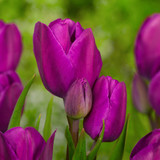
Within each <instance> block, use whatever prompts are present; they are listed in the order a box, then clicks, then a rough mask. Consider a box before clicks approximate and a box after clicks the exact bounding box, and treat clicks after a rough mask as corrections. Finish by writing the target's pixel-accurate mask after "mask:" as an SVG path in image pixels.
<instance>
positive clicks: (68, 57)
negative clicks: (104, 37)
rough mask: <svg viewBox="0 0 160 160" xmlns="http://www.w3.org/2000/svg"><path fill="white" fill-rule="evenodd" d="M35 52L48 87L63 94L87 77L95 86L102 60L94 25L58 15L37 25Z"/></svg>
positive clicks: (58, 94)
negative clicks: (84, 24)
mask: <svg viewBox="0 0 160 160" xmlns="http://www.w3.org/2000/svg"><path fill="white" fill-rule="evenodd" d="M33 44H34V53H35V57H36V60H37V64H38V68H39V72H40V75H41V78H42V81H43V83H44V86H45V87H46V89H48V90H49V91H50V92H51V93H53V94H55V95H56V96H59V97H62V98H64V97H65V96H66V93H67V91H68V89H69V87H70V86H71V84H72V83H73V82H74V81H75V80H76V79H80V78H85V79H87V81H88V82H89V84H90V86H91V87H92V86H93V84H94V82H95V80H96V79H97V78H98V76H99V73H100V70H101V67H102V60H101V56H100V53H99V51H98V49H97V47H96V44H95V39H94V36H93V33H92V31H91V29H83V28H82V27H81V25H80V23H79V22H77V23H75V22H73V21H72V20H70V19H65V20H61V19H57V20H55V21H53V22H51V23H50V24H49V26H47V25H45V24H43V23H41V22H38V23H37V24H36V25H35V30H34V36H33Z"/></svg>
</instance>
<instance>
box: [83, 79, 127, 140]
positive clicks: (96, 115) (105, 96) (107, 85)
mask: <svg viewBox="0 0 160 160" xmlns="http://www.w3.org/2000/svg"><path fill="white" fill-rule="evenodd" d="M126 103H127V92H126V86H125V84H124V82H118V81H117V80H114V79H112V78H111V77H109V76H107V77H104V76H102V77H100V78H99V79H98V80H97V81H96V83H95V85H94V88H93V106H92V109H91V112H90V113H89V115H88V116H87V117H86V118H85V119H84V129H85V131H86V132H87V133H88V134H89V135H90V136H91V137H92V138H93V139H96V138H97V137H98V136H99V135H100V133H101V130H102V126H103V120H104V121H105V132H104V137H103V141H104V142H108V141H114V140H115V139H117V138H118V137H119V135H120V134H121V132H122V129H123V126H124V123H125V115H126Z"/></svg>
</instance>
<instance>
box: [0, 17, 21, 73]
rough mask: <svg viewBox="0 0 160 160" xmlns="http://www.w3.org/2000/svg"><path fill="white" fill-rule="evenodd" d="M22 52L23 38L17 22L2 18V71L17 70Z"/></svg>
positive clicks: (0, 25) (0, 37)
mask: <svg viewBox="0 0 160 160" xmlns="http://www.w3.org/2000/svg"><path fill="white" fill-rule="evenodd" d="M21 53H22V38H21V34H20V32H19V30H18V28H17V26H16V25H15V24H5V23H4V22H3V21H1V20H0V72H5V71H8V70H16V67H17V65H18V63H19V60H20V57H21Z"/></svg>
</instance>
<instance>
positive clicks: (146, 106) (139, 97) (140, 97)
mask: <svg viewBox="0 0 160 160" xmlns="http://www.w3.org/2000/svg"><path fill="white" fill-rule="evenodd" d="M132 99H133V104H134V106H135V108H136V109H137V110H138V111H139V112H141V113H148V112H149V111H150V109H151V107H150V103H149V100H148V86H147V84H146V83H145V81H144V80H143V78H142V77H141V76H140V75H139V74H137V73H136V74H135V75H134V78H133V83H132Z"/></svg>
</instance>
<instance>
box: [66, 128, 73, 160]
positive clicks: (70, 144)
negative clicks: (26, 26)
mask: <svg viewBox="0 0 160 160" xmlns="http://www.w3.org/2000/svg"><path fill="white" fill-rule="evenodd" d="M65 136H66V139H67V144H68V153H69V160H72V157H73V154H74V151H75V146H74V143H73V139H72V135H71V133H70V131H69V128H68V126H67V127H66V131H65Z"/></svg>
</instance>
